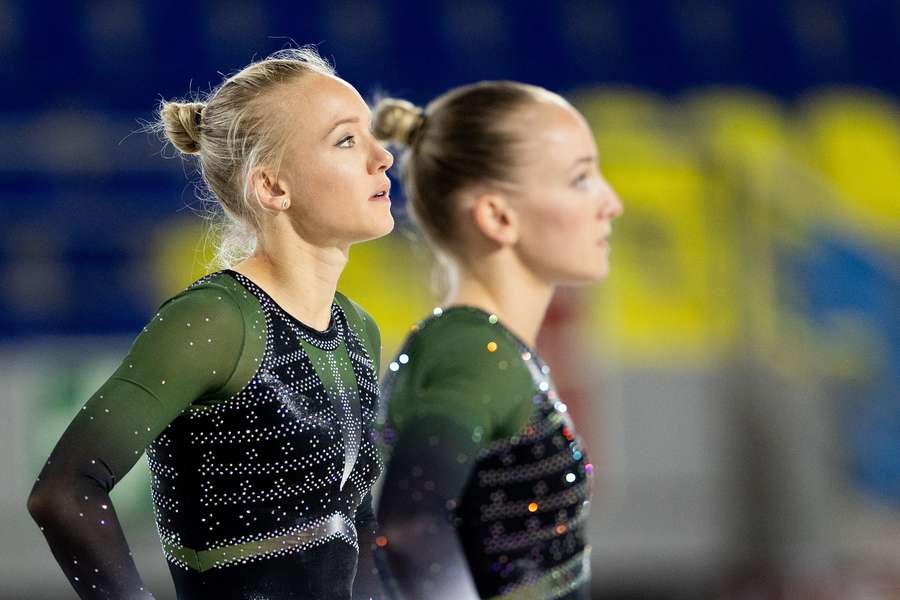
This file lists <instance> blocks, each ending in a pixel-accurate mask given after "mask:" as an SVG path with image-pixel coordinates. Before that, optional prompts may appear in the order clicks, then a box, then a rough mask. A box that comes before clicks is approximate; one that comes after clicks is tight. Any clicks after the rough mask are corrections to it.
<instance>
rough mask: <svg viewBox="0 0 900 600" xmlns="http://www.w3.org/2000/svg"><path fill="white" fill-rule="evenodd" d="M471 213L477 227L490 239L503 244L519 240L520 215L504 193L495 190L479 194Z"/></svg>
mask: <svg viewBox="0 0 900 600" xmlns="http://www.w3.org/2000/svg"><path fill="white" fill-rule="evenodd" d="M471 215H472V220H473V221H474V222H475V227H476V228H477V229H478V230H479V231H480V232H481V233H482V235H484V236H485V237H487V238H488V239H489V240H492V241H494V242H496V243H497V244H500V245H502V246H508V245H511V244H515V243H516V242H517V241H518V239H519V221H518V217H517V215H516V212H515V211H514V210H513V208H512V206H510V204H509V200H508V199H507V197H506V196H505V195H504V194H502V193H500V192H495V191H490V192H481V193H479V194H477V195H476V196H475V197H474V198H473V202H472V205H471Z"/></svg>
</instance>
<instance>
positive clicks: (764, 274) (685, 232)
mask: <svg viewBox="0 0 900 600" xmlns="http://www.w3.org/2000/svg"><path fill="white" fill-rule="evenodd" d="M292 40H293V41H296V43H297V44H305V43H315V44H318V45H319V50H320V52H321V53H322V54H323V55H324V56H326V57H328V58H329V59H331V60H332V61H333V62H334V64H335V65H336V67H337V70H338V73H339V75H341V76H342V77H344V78H345V79H347V80H348V81H350V82H351V83H353V84H354V85H355V86H356V87H357V88H358V89H359V90H360V92H361V93H362V94H363V95H364V96H365V97H368V98H372V97H374V96H375V95H376V94H378V93H389V94H391V95H395V96H400V97H405V98H408V99H410V100H412V101H415V102H417V103H420V104H422V103H425V102H427V101H428V100H429V99H431V98H432V97H434V96H435V95H437V94H439V93H441V92H443V91H445V90H446V89H448V88H450V87H452V86H455V85H458V84H462V83H467V82H471V81H473V80H478V79H489V78H493V79H500V78H503V79H517V80H522V81H526V82H530V83H535V84H539V85H542V86H545V87H547V88H549V89H552V90H554V91H557V92H560V93H562V94H564V95H565V96H566V97H568V98H569V99H570V100H571V101H572V102H573V103H574V104H575V105H576V106H577V107H579V108H580V109H581V110H582V111H583V113H584V114H585V115H586V117H587V118H588V120H589V121H590V123H591V125H592V127H593V128H594V131H595V133H596V136H597V140H598V145H599V148H600V153H601V168H602V169H603V171H604V172H605V174H606V176H607V178H608V179H609V180H610V182H611V183H612V184H613V186H614V187H615V188H616V190H617V191H618V193H619V195H620V196H621V197H622V199H623V201H624V204H625V207H626V209H625V214H624V216H623V217H622V218H621V219H619V220H618V221H617V222H616V224H615V232H614V235H613V238H612V242H611V245H612V254H611V261H612V272H611V275H610V277H609V279H608V280H607V281H606V282H604V283H603V284H601V285H597V286H595V287H591V288H582V289H577V290H562V291H561V292H560V293H559V295H558V297H557V298H556V300H555V301H554V304H553V305H552V307H551V310H550V312H549V314H548V318H547V320H546V323H545V327H544V329H543V331H542V333H541V338H540V342H539V346H540V350H541V351H542V353H543V354H544V355H545V358H546V359H547V360H548V362H549V363H550V364H551V366H552V367H553V369H554V373H555V378H556V381H557V384H558V386H559V387H560V390H561V395H562V396H563V398H564V399H565V400H566V401H567V402H568V403H569V405H570V406H571V407H572V412H573V413H575V419H576V423H577V424H578V426H579V430H580V432H581V434H582V435H583V436H584V437H585V441H586V445H587V446H588V449H589V453H590V456H591V458H592V462H593V464H594V465H595V470H594V473H595V491H594V501H593V508H592V520H591V525H590V536H591V542H592V544H593V558H592V561H593V572H594V580H593V581H594V583H593V585H594V592H595V597H596V598H661V599H662V598H679V599H680V598H748V599H751V598H752V599H756V598H791V599H793V598H804V599H805V598H841V599H843V598H854V599H855V598H866V599H880V598H900V383H898V373H900V97H898V95H900V68H898V67H897V64H896V61H897V60H898V58H900V41H898V40H900V2H897V1H892V0H783V1H777V0H755V1H747V0H573V1H564V2H526V1H514V0H481V1H475V0H434V1H422V2H407V1H403V0H381V1H374V0H332V1H330V2H327V3H326V2H322V3H315V2H305V3H299V2H286V1H285V2H235V1H223V2H194V3H185V2H175V1H172V0H161V1H156V2H149V1H145V0H121V1H104V2H26V1H24V0H0V90H2V93H0V110H2V113H0V139H2V140H3V143H2V144H0V203H2V206H0V208H2V213H0V214H2V216H0V272H2V274H3V285H2V286H0V398H2V404H0V406H2V409H3V417H2V418H0V440H2V442H0V443H2V454H3V460H2V461H0V532H2V533H0V581H2V584H0V594H5V596H3V597H9V598H69V597H74V594H73V592H71V590H70V589H69V588H68V587H67V584H66V581H65V579H64V577H63V575H62V572H61V571H60V570H59V568H58V567H57V566H56V563H55V562H54V561H53V559H52V557H51V555H50V552H49V550H48V548H47V546H46V544H45V542H44V540H43V537H42V536H41V535H40V532H39V531H38V529H37V527H36V526H35V525H34V524H33V522H32V521H31V519H30V517H29V516H28V514H27V512H26V510H25V498H26V495H27V493H28V491H29V489H30V487H31V484H32V482H33V480H34V477H35V476H36V474H37V472H38V470H39V468H40V466H41V464H42V462H43V460H45V459H46V456H47V455H48V454H49V452H50V450H51V448H52V446H53V444H54V443H55V441H56V439H57V438H58V436H59V435H60V433H61V432H62V430H63V429H64V428H65V426H66V424H67V423H68V421H69V420H70V419H71V417H72V416H73V415H74V414H75V412H76V411H77V410H78V408H79V407H80V405H81V404H82V403H83V402H84V401H85V400H86V399H87V397H88V396H89V395H90V394H91V393H92V392H93V391H94V390H95V389H96V388H97V387H98V386H99V384H100V383H101V382H102V381H103V380H104V379H105V378H106V377H107V376H108V375H110V374H111V372H112V371H113V370H114V369H115V367H116V366H117V364H118V361H119V360H120V358H121V357H122V356H123V355H124V353H125V352H126V350H127V349H128V347H129V345H130V343H131V340H132V339H133V338H134V336H135V335H136V334H137V332H138V331H140V328H141V327H142V326H143V324H144V323H145V321H147V320H149V318H150V317H151V315H152V314H153V313H154V312H155V308H156V306H157V305H158V304H159V303H160V302H161V301H162V300H164V299H165V298H166V297H168V296H169V295H171V294H173V293H175V292H177V291H179V290H180V289H182V288H184V287H185V286H186V285H187V284H189V283H190V282H191V281H193V280H194V279H195V278H196V277H198V276H200V275H202V274H203V273H204V268H205V265H206V261H207V260H208V259H209V258H211V253H210V247H209V245H210V244H209V243H210V240H209V239H208V237H207V236H206V235H205V232H206V229H207V225H206V224H205V223H204V221H203V219H201V218H200V217H199V216H198V215H197V214H196V213H197V212H198V208H199V205H198V202H197V200H196V198H195V185H196V183H197V182H198V181H199V177H198V175H197V173H196V170H195V166H194V165H193V164H189V163H183V162H182V161H180V160H179V159H177V158H175V159H173V158H171V156H170V155H171V154H173V152H171V151H168V152H163V150H162V145H161V144H160V142H159V140H157V139H155V138H153V137H152V136H148V135H146V134H144V133H140V132H139V130H140V129H141V126H142V122H143V121H146V120H151V119H153V117H154V109H155V106H156V103H157V102H158V101H159V100H160V99H161V98H175V97H184V96H187V95H189V94H192V93H197V92H204V91H207V90H209V89H210V88H211V87H212V86H215V85H217V84H218V83H219V82H220V81H221V79H222V74H223V73H230V72H233V71H235V70H238V69H239V68H241V67H243V66H244V65H245V64H247V63H248V62H249V61H250V60H252V59H254V58H256V59H258V58H262V57H264V56H265V55H267V54H269V53H270V52H272V51H275V50H277V49H280V48H283V47H285V46H287V45H290V44H291V43H292ZM399 187H400V186H399V185H398V186H396V187H395V190H396V193H395V194H394V198H395V200H394V205H393V206H394V210H395V214H396V217H397V221H398V227H397V229H396V231H395V232H394V233H393V234H392V235H390V236H389V237H387V238H384V239H381V240H378V241H375V242H370V243H367V244H362V245H358V246H355V247H354V248H353V252H352V256H351V261H350V264H349V267H348V269H347V271H346V272H345V275H344V277H343V278H342V280H341V284H340V289H341V290H342V291H344V292H345V293H347V294H348V295H350V296H351V297H353V298H354V299H356V300H357V301H358V302H360V303H361V304H363V305H364V306H365V307H366V308H367V309H368V310H369V311H370V312H371V313H372V314H373V315H374V316H375V317H376V319H377V320H378V322H379V323H380V325H381V330H382V335H383V338H384V346H385V349H384V359H385V363H387V362H388V361H390V359H391V356H392V355H393V353H394V351H395V350H396V349H397V347H398V346H399V344H400V342H401V341H402V339H403V337H404V335H405V334H406V332H407V331H408V329H409V327H410V326H411V325H412V324H413V323H414V322H415V321H417V320H418V319H420V318H422V317H423V316H424V315H425V314H426V313H428V312H429V311H430V309H431V307H432V306H434V305H435V304H436V303H437V302H439V300H440V299H439V298H436V297H434V296H433V295H432V292H431V290H432V288H431V281H432V271H433V269H432V262H431V259H430V257H429V254H428V252H427V250H425V249H424V248H423V246H422V245H421V243H420V242H419V241H418V238H417V237H416V235H415V232H414V231H413V230H412V229H411V228H410V227H409V226H408V221H407V219H406V217H405V214H404V202H403V198H402V193H401V192H400V190H399ZM113 499H114V501H115V503H116V507H117V510H118V512H119V515H120V516H122V517H123V520H124V524H125V527H126V532H127V535H128V538H129V540H130V542H131V544H132V547H133V551H134V553H135V555H136V557H137V561H138V564H139V566H140V568H141V570H142V573H143V575H144V577H145V579H146V581H147V582H148V584H149V585H150V587H151V589H152V590H153V591H154V592H155V593H156V594H157V597H159V598H161V599H162V598H173V597H174V593H173V588H172V584H171V581H170V579H169V575H168V571H167V570H166V568H165V564H164V561H163V557H162V552H161V549H160V547H159V539H158V537H157V534H156V530H155V526H154V524H153V520H152V516H151V508H150V498H149V491H148V474H147V468H146V465H145V464H144V463H143V462H141V463H139V464H138V466H137V467H135V469H134V470H133V471H132V472H131V474H130V475H129V476H128V477H127V478H126V479H125V480H124V481H123V482H122V483H121V484H119V485H118V486H117V488H116V489H115V490H114V492H113Z"/></svg>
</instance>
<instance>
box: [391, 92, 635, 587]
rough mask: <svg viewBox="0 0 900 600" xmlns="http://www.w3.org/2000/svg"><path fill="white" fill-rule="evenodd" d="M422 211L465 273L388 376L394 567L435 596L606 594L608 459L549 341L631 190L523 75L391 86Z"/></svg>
mask: <svg viewBox="0 0 900 600" xmlns="http://www.w3.org/2000/svg"><path fill="white" fill-rule="evenodd" d="M375 132H376V135H378V136H379V137H380V138H382V139H384V140H386V141H390V142H393V143H395V144H397V145H398V146H401V147H404V148H405V151H404V155H403V158H402V177H403V182H404V187H405V190H406V192H407V197H408V201H409V202H410V208H411V213H412V215H413V217H414V218H415V220H416V222H417V223H418V224H419V226H420V227H421V229H422V230H423V232H424V234H425V237H426V239H427V240H428V241H429V242H430V244H431V246H432V247H433V248H434V250H435V251H436V252H438V253H439V254H440V255H442V257H443V258H444V259H445V262H446V264H447V265H448V267H449V272H450V275H451V277H450V281H451V284H452V285H451V289H450V293H449V295H448V297H447V298H446V300H445V302H444V303H443V305H442V306H441V307H438V308H436V309H435V310H434V314H433V315H429V316H428V318H426V319H424V320H423V321H422V322H420V323H419V324H418V325H417V326H416V327H415V328H414V331H413V333H411V334H410V335H409V337H408V338H407V340H406V342H405V343H404V345H403V347H402V348H401V349H400V352H399V354H398V355H397V357H396V358H395V360H394V362H393V363H392V364H391V372H390V373H389V374H388V376H387V378H386V381H385V384H384V399H385V402H386V403H387V406H388V423H387V428H386V430H385V436H386V439H387V440H388V441H389V442H390V446H391V452H392V454H391V457H390V460H389V461H388V466H387V469H386V473H385V480H384V487H383V489H382V495H381V498H380V500H379V508H378V517H379V524H380V525H381V532H382V537H380V539H379V540H378V542H379V546H381V548H382V549H383V552H382V553H380V556H382V557H383V558H384V559H385V560H384V567H385V568H384V572H385V574H386V576H387V577H388V579H389V581H390V584H391V587H392V588H393V589H394V592H396V594H397V595H402V596H405V597H407V598H429V599H434V600H444V599H447V600H450V599H452V600H468V599H474V598H504V599H509V600H516V599H526V598H527V599H538V598H541V599H551V598H552V599H556V598H566V599H571V600H574V599H576V598H577V599H583V598H587V597H589V596H588V594H589V586H590V573H589V556H588V555H589V548H590V547H589V544H588V541H587V539H586V535H585V529H586V516H587V510H588V505H589V498H590V479H591V471H592V466H591V464H590V462H589V459H588V457H587V456H586V454H585V451H584V448H583V447H582V446H581V443H580V441H579V439H578V437H577V435H576V433H575V428H574V426H573V424H572V422H571V420H570V418H569V415H568V413H567V412H566V405H565V403H564V402H563V401H562V399H560V398H559V397H558V396H557V393H556V389H555V387H554V384H553V380H552V376H551V374H550V369H549V367H548V366H547V365H546V364H545V363H544V362H543V361H542V360H541V357H540V355H539V354H538V352H537V350H536V348H535V341H536V338H537V334H538V329H539V328H540V325H541V322H542V321H543V319H544V314H545V312H546V310H547V306H548V304H549V303H550V300H551V298H552V296H553V293H554V290H555V289H556V288H557V287H559V286H561V285H583V284H587V283H592V282H596V281H599V280H601V279H603V278H604V277H605V276H606V273H607V271H608V268H609V263H608V260H609V255H608V252H609V247H608V238H609V235H610V232H611V227H612V221H613V220H614V219H615V218H616V217H618V216H619V214H621V212H622V205H621V203H620V202H619V198H618V197H617V196H616V194H615V192H614V191H613V190H612V188H611V187H610V186H609V185H608V184H607V182H606V181H605V179H604V178H603V176H602V175H601V173H600V170H599V167H598V162H597V160H598V157H597V148H596V144H595V142H594V138H593V136H592V134H591V130H590V128H589V127H588V125H587V123H586V122H585V120H584V118H583V117H582V116H581V115H580V114H579V113H578V111H577V110H575V109H574V108H573V107H572V106H571V105H570V104H569V103H568V102H566V101H565V100H564V99H562V98H561V97H560V96H558V95H556V94H553V93H551V92H549V91H547V90H545V89H542V88H538V87H535V86H530V85H525V84H521V83H515V82H504V81H500V82H482V83H478V84H474V85H468V86H463V87H460V88H456V89H454V90H451V91H450V92H448V93H446V94H444V95H443V96H440V97H439V98H437V99H435V100H434V101H433V102H431V103H430V104H429V105H428V106H427V107H426V108H425V109H424V110H423V109H420V108H418V107H415V106H413V105H412V104H410V103H409V102H406V101H402V100H392V99H388V100H385V101H383V102H382V103H381V104H380V105H379V106H378V108H377V109H376V116H375Z"/></svg>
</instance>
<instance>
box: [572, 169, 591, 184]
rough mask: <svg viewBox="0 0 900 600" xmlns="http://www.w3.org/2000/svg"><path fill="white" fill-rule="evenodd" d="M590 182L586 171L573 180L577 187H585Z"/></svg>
mask: <svg viewBox="0 0 900 600" xmlns="http://www.w3.org/2000/svg"><path fill="white" fill-rule="evenodd" d="M587 184H588V173H587V172H584V173H581V174H580V175H578V177H576V178H575V179H573V180H572V185H574V186H575V187H577V188H585V187H587Z"/></svg>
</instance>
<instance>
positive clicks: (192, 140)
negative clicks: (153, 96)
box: [159, 102, 206, 154]
mask: <svg viewBox="0 0 900 600" xmlns="http://www.w3.org/2000/svg"><path fill="white" fill-rule="evenodd" d="M204 108H206V104H204V103H203V102H166V103H165V104H163V106H162V108H161V109H160V111H159V118H160V121H162V124H163V129H164V131H165V134H166V137H167V138H169V141H171V142H172V144H173V145H174V146H175V147H176V148H178V149H179V150H181V152H183V153H184V154H200V118H201V116H202V115H203V109H204Z"/></svg>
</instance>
